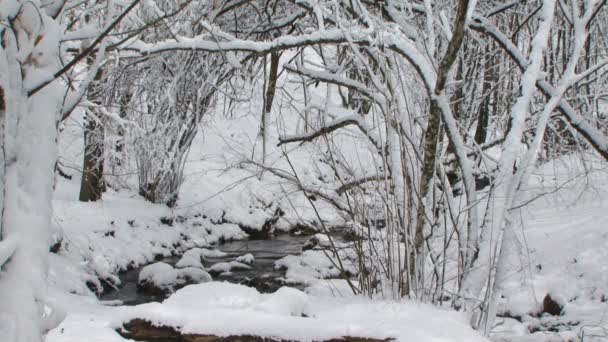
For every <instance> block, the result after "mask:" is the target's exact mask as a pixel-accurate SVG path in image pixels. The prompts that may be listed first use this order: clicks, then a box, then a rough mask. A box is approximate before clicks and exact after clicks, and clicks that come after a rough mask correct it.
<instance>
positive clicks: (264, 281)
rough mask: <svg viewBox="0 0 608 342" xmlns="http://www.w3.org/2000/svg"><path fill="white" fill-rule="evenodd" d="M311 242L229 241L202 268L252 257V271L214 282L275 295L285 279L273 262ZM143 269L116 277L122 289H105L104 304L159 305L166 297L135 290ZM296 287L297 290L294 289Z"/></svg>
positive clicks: (286, 238) (277, 238) (296, 238)
mask: <svg viewBox="0 0 608 342" xmlns="http://www.w3.org/2000/svg"><path fill="white" fill-rule="evenodd" d="M309 239H310V236H293V235H289V234H281V235H277V236H275V237H273V238H272V239H267V240H238V241H228V242H225V243H223V244H220V245H219V246H217V249H219V250H220V251H222V252H224V253H226V255H225V256H222V257H214V258H212V257H207V258H205V259H204V260H203V265H204V266H205V267H206V268H208V267H210V266H211V265H213V264H215V263H218V262H229V261H233V260H234V259H236V258H237V257H239V256H241V255H245V254H248V253H251V254H252V255H253V256H254V257H255V261H254V262H253V264H252V265H251V269H247V270H233V271H232V272H231V273H230V274H221V275H218V276H214V277H213V280H215V281H228V282H231V283H236V284H243V285H247V286H251V287H254V288H256V289H257V290H258V291H260V292H265V293H268V292H274V291H276V290H277V289H278V288H279V287H281V286H283V283H282V281H281V280H280V278H282V277H284V275H285V271H284V270H280V269H275V267H274V262H275V261H276V260H278V259H281V258H283V257H285V256H286V255H290V254H291V255H298V254H301V253H302V247H303V246H304V244H305V243H306V242H307V241H308V240H309ZM180 258H181V255H180V256H174V257H168V258H164V259H162V260H161V261H163V262H165V263H168V264H170V265H172V266H175V264H176V263H177V262H178V261H179V260H180ZM143 267H145V265H142V266H141V267H138V268H134V269H132V270H128V271H123V272H120V273H119V275H118V276H119V277H120V281H121V284H122V285H121V286H120V287H119V288H118V289H108V290H106V291H105V292H104V293H103V294H102V295H101V298H100V299H101V300H103V301H110V302H111V301H120V302H122V304H124V305H137V304H143V303H149V302H159V301H162V300H163V299H164V298H165V296H163V295H158V294H151V293H148V292H145V291H141V290H138V288H137V281H138V278H139V272H140V271H141V269H142V268H143ZM295 287H297V286H295Z"/></svg>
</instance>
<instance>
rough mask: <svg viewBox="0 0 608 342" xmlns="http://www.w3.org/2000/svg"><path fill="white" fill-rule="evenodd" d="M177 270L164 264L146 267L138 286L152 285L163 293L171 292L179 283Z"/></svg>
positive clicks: (140, 274) (141, 273) (140, 275)
mask: <svg viewBox="0 0 608 342" xmlns="http://www.w3.org/2000/svg"><path fill="white" fill-rule="evenodd" d="M177 275H178V273H177V270H176V269H174V268H173V267H172V266H171V265H169V264H167V263H164V262H156V263H154V264H151V265H148V266H145V267H144V268H143V269H142V270H141V272H140V273H139V278H138V280H137V284H138V285H140V286H145V285H151V286H155V287H156V288H158V289H161V290H163V291H166V290H170V289H171V288H172V287H173V286H174V285H175V284H176V283H177Z"/></svg>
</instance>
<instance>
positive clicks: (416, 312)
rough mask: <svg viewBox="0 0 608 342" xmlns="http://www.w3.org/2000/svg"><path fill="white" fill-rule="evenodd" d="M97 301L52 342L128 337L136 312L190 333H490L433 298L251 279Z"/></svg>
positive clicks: (314, 336) (433, 336) (304, 337)
mask: <svg viewBox="0 0 608 342" xmlns="http://www.w3.org/2000/svg"><path fill="white" fill-rule="evenodd" d="M91 309H92V308H86V309H84V310H82V311H86V312H82V311H81V312H80V313H78V312H76V313H72V314H70V315H68V317H67V319H66V320H65V321H64V322H63V323H62V324H61V325H60V326H59V327H58V328H57V329H55V330H53V331H52V332H51V333H49V335H48V337H47V342H72V341H74V342H76V341H81V340H82V338H83V336H95V337H94V338H95V341H101V340H104V341H124V339H122V338H120V337H119V336H118V335H117V334H116V333H115V332H114V331H113V329H116V328H120V327H121V326H122V323H123V322H126V321H128V320H130V319H133V318H143V319H147V320H149V321H151V322H153V323H154V324H157V325H165V326H173V327H177V328H179V330H180V331H181V332H182V333H184V334H187V333H193V334H197V333H198V334H215V335H218V336H229V335H243V334H250V335H257V336H262V337H273V338H281V339H290V340H299V341H313V340H323V339H330V338H340V337H342V336H357V337H374V338H389V337H390V338H395V339H396V340H397V341H422V342H425V341H433V342H450V341H454V342H456V341H470V342H475V341H479V342H481V341H487V340H486V339H485V338H483V337H481V336H480V335H479V334H478V333H476V332H475V331H473V330H472V329H470V328H469V327H468V326H467V323H466V321H465V319H464V316H463V315H461V314H457V313H454V312H450V311H444V310H441V309H438V308H434V307H430V306H427V305H420V304H416V303H412V302H408V301H403V302H400V303H396V302H388V301H373V300H369V299H365V298H340V297H316V296H311V295H309V294H306V293H304V292H301V291H299V290H296V289H291V288H282V289H280V290H279V291H277V292H276V293H273V294H260V293H258V292H257V291H256V290H254V289H251V288H248V287H245V286H241V285H234V284H228V283H218V282H210V283H205V284H199V285H190V286H186V287H185V288H183V289H181V290H179V291H177V292H176V293H175V294H173V295H172V296H171V297H170V298H169V299H167V300H165V301H164V302H163V303H162V304H161V303H150V304H143V305H139V306H136V307H97V308H96V309H95V310H91ZM303 314H304V315H305V316H306V317H303V316H302V315H303ZM235 322H238V324H235Z"/></svg>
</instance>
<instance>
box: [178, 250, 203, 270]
mask: <svg viewBox="0 0 608 342" xmlns="http://www.w3.org/2000/svg"><path fill="white" fill-rule="evenodd" d="M202 254H203V250H202V248H192V249H189V250H187V251H186V252H185V253H184V254H183V255H182V258H181V259H179V261H178V262H177V263H176V264H175V267H178V268H183V267H198V268H203V267H204V266H203V262H202V258H203V257H202Z"/></svg>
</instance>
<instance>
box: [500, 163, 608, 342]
mask: <svg viewBox="0 0 608 342" xmlns="http://www.w3.org/2000/svg"><path fill="white" fill-rule="evenodd" d="M607 172H608V170H607V169H606V165H605V163H604V162H598V161H597V159H595V158H591V160H590V161H588V162H587V163H586V165H583V164H581V162H580V161H577V160H576V159H574V158H563V159H561V160H558V161H556V162H554V163H549V164H547V165H544V166H543V167H541V168H539V169H538V170H537V172H536V176H535V177H534V180H533V181H531V184H530V190H529V194H528V198H530V199H535V200H534V201H533V202H531V203H529V205H527V206H526V207H525V208H524V209H523V210H522V211H521V220H520V222H519V227H520V232H519V234H520V236H521V237H522V240H523V243H522V245H521V246H520V252H521V253H520V263H521V265H522V268H521V269H520V272H518V273H514V274H513V275H512V276H511V277H510V282H509V284H508V286H507V289H508V290H507V291H506V293H505V298H504V299H503V301H502V304H501V308H500V309H499V313H500V314H502V315H506V316H512V317H515V318H516V319H513V318H502V319H501V318H499V319H498V320H497V324H498V326H497V327H496V328H495V335H494V338H495V339H496V340H498V341H579V340H582V341H606V340H608V229H607V228H608V225H607V221H606V218H607V217H608V196H607V194H608V173H607ZM539 195H540V196H539ZM547 294H549V295H550V297H551V298H552V299H554V300H555V301H556V302H557V303H559V304H560V305H562V306H563V308H562V312H561V315H560V316H552V315H547V314H542V313H541V312H542V311H543V300H544V298H545V296H546V295H547ZM530 332H534V333H533V334H532V335H530Z"/></svg>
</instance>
